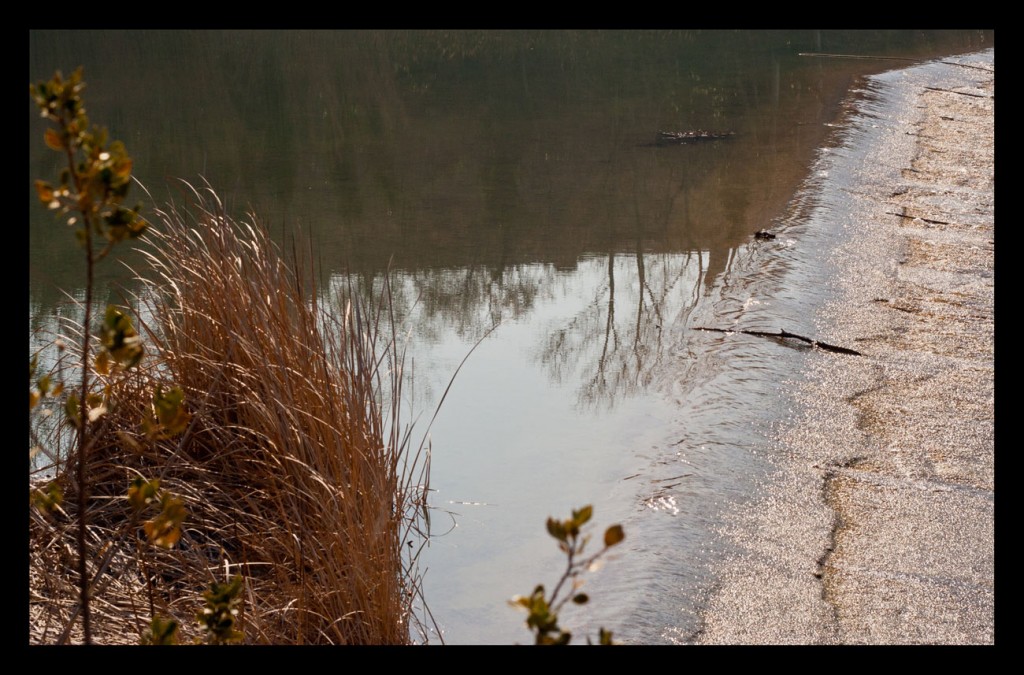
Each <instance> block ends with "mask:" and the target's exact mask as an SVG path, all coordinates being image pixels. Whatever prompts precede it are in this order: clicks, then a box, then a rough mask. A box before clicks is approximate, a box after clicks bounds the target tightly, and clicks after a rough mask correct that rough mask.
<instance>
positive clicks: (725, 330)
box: [694, 326, 863, 356]
mask: <svg viewBox="0 0 1024 675" xmlns="http://www.w3.org/2000/svg"><path fill="white" fill-rule="evenodd" d="M694 328H695V330H708V331H714V332H716V333H743V334H745V335H756V336H757V337H772V338H793V339H794V340H800V341H801V342H806V343H807V344H809V345H811V346H812V347H817V348H818V349H824V350H825V351H827V352H835V353H837V354H851V355H853V356H863V354H861V353H860V352H858V351H857V350H855V349H847V348H846V347H837V346H836V345H830V344H828V343H827V342H819V341H818V340H812V339H811V338H809V337H804V336H803V335H797V334H796V333H790V332H788V331H784V330H780V331H779V332H778V333H769V332H768V331H763V330H739V329H736V328H708V327H705V326H695V327H694Z"/></svg>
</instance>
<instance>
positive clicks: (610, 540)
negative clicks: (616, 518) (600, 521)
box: [604, 525, 626, 546]
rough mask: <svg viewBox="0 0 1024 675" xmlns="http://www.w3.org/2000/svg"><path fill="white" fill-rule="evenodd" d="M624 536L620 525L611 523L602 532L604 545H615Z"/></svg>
mask: <svg viewBox="0 0 1024 675" xmlns="http://www.w3.org/2000/svg"><path fill="white" fill-rule="evenodd" d="M625 538H626V533H625V532H623V530H622V525H612V526H611V527H609V528H608V529H607V530H605V532H604V545H605V546H615V545H616V544H618V543H619V542H621V541H622V540H623V539H625Z"/></svg>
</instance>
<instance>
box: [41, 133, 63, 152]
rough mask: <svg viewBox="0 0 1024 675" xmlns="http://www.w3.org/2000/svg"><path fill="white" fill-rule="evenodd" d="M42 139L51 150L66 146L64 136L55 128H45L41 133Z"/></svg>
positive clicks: (59, 149) (60, 149) (58, 149)
mask: <svg viewBox="0 0 1024 675" xmlns="http://www.w3.org/2000/svg"><path fill="white" fill-rule="evenodd" d="M43 140H44V141H46V147H48V148H50V149H51V150H57V151H62V150H64V149H65V148H66V147H67V142H66V141H65V140H64V137H63V136H61V134H60V133H58V132H57V131H56V130H55V129H47V130H46V131H45V132H44V133H43Z"/></svg>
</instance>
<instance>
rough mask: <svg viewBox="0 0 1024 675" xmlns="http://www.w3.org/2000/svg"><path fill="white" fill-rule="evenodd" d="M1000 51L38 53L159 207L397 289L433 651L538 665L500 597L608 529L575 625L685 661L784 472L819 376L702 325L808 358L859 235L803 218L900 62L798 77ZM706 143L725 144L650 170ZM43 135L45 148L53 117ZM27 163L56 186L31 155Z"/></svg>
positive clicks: (288, 41) (35, 219) (550, 577)
mask: <svg viewBox="0 0 1024 675" xmlns="http://www.w3.org/2000/svg"><path fill="white" fill-rule="evenodd" d="M97 37H99V38H102V39H97ZM991 45H992V35H991V33H978V32H967V31H953V32H944V33H935V32H909V31H893V32H820V31H792V32H782V31H776V32H751V31H729V32H725V31H710V32H709V31H675V32H672V31H669V32H657V33H647V32H577V31H571V32H457V33H445V32H438V31H425V32H394V31H387V32H352V33H339V32H327V31H324V32H292V31H287V32H212V31H189V32H183V31H178V32H174V31H168V32H146V31H141V32H139V31H132V32H121V31H118V32H105V33H102V34H100V35H99V36H96V35H95V34H88V35H86V34H80V33H74V32H72V33H65V32H33V33H31V34H30V79H31V80H32V81H36V80H39V79H42V78H45V77H48V76H49V75H50V74H52V71H53V70H55V69H57V68H61V69H63V70H64V71H65V72H67V71H70V70H71V69H73V68H74V67H75V66H77V65H84V66H85V79H86V81H87V82H88V83H89V88H88V90H87V98H86V100H87V102H88V103H89V106H90V108H89V111H90V116H91V118H92V119H93V120H94V121H97V122H103V123H106V124H108V125H109V126H110V128H111V132H112V135H113V137H114V138H120V139H122V140H124V141H125V142H126V144H127V146H128V150H129V152H130V153H131V154H132V156H133V157H134V158H135V160H136V162H135V174H136V176H137V177H138V178H139V179H140V180H141V181H142V182H143V183H144V184H145V185H146V186H147V188H148V189H149V190H150V192H151V194H152V195H153V197H154V199H155V201H157V203H158V204H159V203H160V202H162V201H166V200H167V199H170V198H174V197H175V195H176V194H178V192H177V188H176V187H175V180H174V179H175V178H179V177H180V178H185V179H188V180H190V181H193V182H197V181H201V180H205V181H208V182H209V184H210V185H211V186H213V187H214V188H215V189H216V190H217V191H218V193H219V194H220V196H221V197H222V198H223V199H224V201H225V203H226V204H227V206H228V210H229V211H234V212H235V213H237V214H238V215H244V213H245V212H246V211H249V210H252V211H254V212H256V213H257V214H259V215H260V217H261V218H262V220H263V221H264V222H265V223H266V224H267V225H268V227H269V228H270V230H271V231H272V232H274V233H275V235H279V236H280V238H281V239H282V240H283V239H285V238H287V237H288V235H289V234H290V233H295V232H301V234H300V237H301V239H302V240H303V241H305V242H307V243H308V244H309V245H310V246H311V247H312V250H313V252H314V255H315V258H316V260H317V261H318V265H319V269H320V274H321V278H322V287H323V288H324V289H326V291H325V292H331V291H333V290H334V289H337V288H340V287H343V286H347V285H348V284H349V282H350V281H351V280H352V279H353V278H355V279H360V280H362V281H364V282H365V284H366V285H367V286H370V287H372V286H374V285H379V284H380V279H381V275H382V274H383V273H384V272H385V270H387V269H388V268H389V267H390V269H391V270H392V279H393V288H394V301H395V309H396V315H397V316H398V317H399V321H400V329H401V331H402V332H403V334H405V335H408V357H407V365H408V366H409V370H410V371H411V375H410V377H411V379H410V380H409V383H408V384H407V392H408V393H409V396H410V404H411V405H412V406H413V408H414V409H415V410H417V411H418V412H420V413H421V417H420V421H419V422H418V424H417V427H416V434H417V435H418V436H426V437H427V438H428V439H429V443H430V446H431V489H432V493H431V504H432V506H433V507H434V508H433V510H432V515H431V526H432V537H431V540H430V542H429V546H428V547H427V548H426V550H425V552H424V554H423V557H422V559H421V566H422V569H423V571H424V572H425V577H424V578H425V581H424V583H425V586H424V591H425V597H426V599H427V602H428V604H429V607H430V611H431V613H432V615H433V617H434V620H435V622H436V629H437V631H435V632H431V634H430V635H428V636H426V638H427V639H429V640H430V641H432V642H440V641H442V640H443V641H444V642H447V643H456V644H457V643H469V644H475V643H500V644H507V643H512V642H517V641H518V642H525V641H528V640H529V637H530V636H529V633H528V632H527V631H526V629H525V628H524V627H523V623H522V620H523V616H522V615H520V614H517V613H516V611H515V610H514V609H512V608H510V607H509V606H508V605H507V604H506V600H507V599H508V598H509V597H511V596H512V595H514V594H528V593H529V592H530V591H532V589H533V587H534V586H535V585H536V584H538V583H545V584H547V585H549V586H550V585H551V584H553V583H554V582H555V581H557V578H558V575H559V574H560V571H561V567H560V566H561V563H562V559H561V557H560V554H559V553H558V551H557V549H556V547H555V544H554V541H553V540H552V539H550V537H548V535H547V534H546V531H545V528H544V522H545V519H546V518H547V517H548V516H558V517H563V518H564V517H567V516H568V515H569V511H570V509H572V508H578V507H580V506H582V505H584V504H592V505H593V506H594V513H595V515H594V519H595V522H596V523H597V526H598V527H599V528H603V527H604V526H606V525H609V524H611V523H613V522H618V523H622V525H623V526H624V528H625V531H626V541H625V542H624V543H623V544H622V545H621V546H620V547H619V548H618V550H617V551H616V555H614V556H613V557H612V559H610V560H609V561H608V562H607V564H606V565H605V566H604V567H603V568H602V569H601V570H599V571H597V572H596V573H594V574H592V575H590V577H588V580H587V585H586V590H587V591H588V592H589V593H590V595H591V597H592V602H591V604H590V605H587V606H586V607H583V608H578V609H574V611H569V612H567V613H566V615H565V616H564V623H565V624H566V625H570V626H573V627H575V628H577V629H578V630H579V632H581V633H590V634H593V633H594V632H595V631H596V628H597V626H599V625H603V626H606V627H608V628H611V629H613V630H614V631H615V633H616V636H617V637H618V638H619V639H621V640H622V641H625V642H631V643H678V642H688V641H690V639H691V636H692V634H693V633H694V631H695V630H697V628H698V627H699V613H700V609H701V607H702V602H703V599H704V597H705V595H706V594H707V592H708V589H709V588H710V587H711V585H712V584H713V583H714V570H715V561H716V560H718V559H719V558H720V556H722V555H724V554H725V553H727V551H725V550H724V548H723V547H724V546H725V544H723V543H721V539H720V538H719V537H718V536H716V528H717V527H718V526H719V525H720V524H721V522H722V519H723V515H722V514H723V513H725V511H726V510H727V509H730V508H733V507H735V506H736V505H738V504H741V503H742V502H743V501H744V500H746V499H748V498H749V497H750V496H751V495H752V494H753V493H754V492H755V491H756V489H757V486H758V483H759V481H760V479H761V478H762V477H763V476H764V475H765V473H766V472H767V471H768V469H769V467H770V466H771V460H772V458H771V457H770V456H767V455H766V452H767V450H766V448H767V447H768V444H767V442H766V439H767V438H768V437H769V436H770V433H771V430H772V427H773V425H774V424H775V423H777V422H778V421H779V420H781V419H783V418H784V417H785V416H786V415H787V413H788V410H787V406H788V405H789V403H788V398H787V391H788V390H789V389H790V387H791V386H792V385H793V383H794V381H796V380H798V379H799V377H800V373H801V372H802V371H803V369H804V366H805V365H806V361H807V359H808V358H813V353H812V352H809V351H808V350H807V349H804V348H801V347H800V346H799V345H792V344H785V343H782V342H779V341H775V340H767V339H763V338H758V337H753V336H744V335H737V334H724V333H718V332H704V331H697V330H693V329H694V328H695V327H698V326H708V327H716V328H729V327H739V328H742V329H745V330H764V331H778V330H780V329H785V330H788V331H790V332H793V333H798V334H801V335H810V336H813V335H814V333H815V329H814V325H813V317H814V313H815V310H816V308H817V306H818V304H819V303H820V302H821V300H822V289H823V288H827V283H828V279H829V270H828V267H827V263H826V262H825V257H824V252H825V251H826V250H828V249H829V248H830V241H829V239H830V237H834V236H839V235H838V234H837V233H835V232H831V231H830V230H829V229H828V228H827V227H821V226H820V223H818V222H813V221H809V220H808V218H807V214H808V213H810V212H811V211H812V210H813V208H814V206H815V186H816V184H817V181H820V180H821V179H822V178H823V177H822V176H817V175H814V174H813V173H809V171H810V167H812V166H815V161H816V159H818V158H820V157H821V155H822V153H829V152H847V151H849V150H848V148H846V146H844V145H843V141H842V139H843V135H842V130H843V125H844V120H845V119H847V117H848V116H849V114H850V112H851V111H852V110H854V109H855V106H856V105H857V101H858V98H860V99H863V97H865V96H870V92H861V93H860V94H856V95H853V96H851V95H850V94H849V91H850V88H851V86H855V83H856V82H857V79H856V78H857V77H858V76H860V75H863V74H865V73H869V72H878V71H880V70H884V69H887V68H892V67H896V66H898V65H899V63H900V62H898V61H892V60H890V61H886V60H864V59H848V58H834V57H832V58H825V57H820V56H819V57H811V56H800V55H799V54H800V53H801V52H815V53H831V54H858V55H868V54H870V55H878V56H885V57H887V58H890V59H892V58H934V57H937V56H942V55H945V54H951V53H957V52H963V51H973V50H977V49H980V48H984V47H989V46H991ZM698 129H699V130H706V131H713V132H717V133H722V134H726V133H728V134H729V135H728V136H726V137H724V138H721V139H717V140H703V141H700V142H694V143H687V144H680V145H668V146H662V145H658V144H657V143H656V140H657V138H658V132H659V131H687V130H698ZM30 131H31V132H32V138H39V139H41V136H42V125H41V123H40V121H39V120H38V119H37V116H36V115H35V114H34V113H32V114H30ZM29 166H30V179H34V178H36V177H48V176H52V175H54V174H55V169H54V166H55V164H54V161H53V158H52V157H50V156H48V155H47V154H46V151H45V148H44V147H43V144H42V143H41V141H40V142H39V143H34V142H33V143H30V156H29ZM30 204H31V207H30V211H29V213H30V232H31V246H30V250H29V276H30V309H29V314H30V335H34V334H35V331H36V330H37V329H39V328H40V327H45V326H47V325H49V322H50V319H49V317H52V316H54V315H55V314H58V313H61V312H65V311H67V310H66V306H65V303H64V301H63V300H62V297H63V296H62V293H61V291H62V290H63V291H67V292H68V293H69V294H70V295H72V296H73V297H75V296H78V295H80V290H79V289H77V288H76V280H78V279H81V278H82V269H81V267H80V263H78V258H79V257H80V256H78V255H77V252H76V250H75V248H74V244H73V241H72V237H70V236H68V237H62V236H51V235H50V234H47V233H48V232H49V231H50V230H51V229H52V228H53V227H54V226H55V225H54V222H53V221H52V220H51V219H50V217H49V215H48V214H47V213H45V212H44V211H43V210H42V209H41V208H39V207H38V206H37V205H36V204H35V196H34V193H33V194H31V195H30ZM761 229H769V230H771V231H772V233H774V234H775V238H774V239H771V240H760V239H756V238H755V237H754V236H753V235H754V233H755V232H756V231H758V230H761ZM126 257H127V259H128V262H129V263H131V262H132V261H133V258H132V256H131V255H130V254H129V255H127V256H126ZM102 274H103V280H104V282H105V283H108V284H110V286H111V288H115V287H116V286H117V284H118V283H130V282H129V281H128V276H129V275H128V274H127V273H126V272H124V271H123V270H122V269H121V268H120V267H117V266H115V265H109V266H106V267H105V268H104V269H103V270H102ZM111 292H112V293H114V291H111ZM467 354H469V358H468V359H466V360H465V362H463V359H465V357H466V356H467ZM460 364H461V365H460ZM456 372H457V375H456V376H455V379H454V381H452V382H451V387H450V388H448V384H449V382H450V381H451V378H452V377H453V375H455V374H456ZM446 390H447V395H446V396H445V395H444V393H445V391H446ZM442 398H443V404H441V405H440V408H439V409H438V405H439V404H440V403H441V401H442ZM435 409H437V410H438V414H437V416H436V418H435V419H434V422H433V424H432V425H430V426H429V428H428V424H427V423H428V422H429V420H430V419H431V416H432V415H433V414H434V411H435Z"/></svg>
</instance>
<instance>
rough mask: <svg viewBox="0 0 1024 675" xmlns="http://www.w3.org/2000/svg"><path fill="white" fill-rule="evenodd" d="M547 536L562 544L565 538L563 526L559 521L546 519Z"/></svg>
mask: <svg viewBox="0 0 1024 675" xmlns="http://www.w3.org/2000/svg"><path fill="white" fill-rule="evenodd" d="M548 534H550V535H551V536H552V537H554V538H555V539H557V540H559V541H562V542H564V541H565V538H566V532H565V526H564V525H563V524H562V522H561V521H558V520H555V519H554V518H548Z"/></svg>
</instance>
